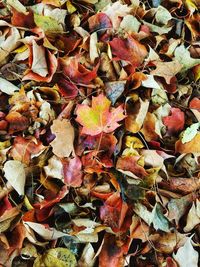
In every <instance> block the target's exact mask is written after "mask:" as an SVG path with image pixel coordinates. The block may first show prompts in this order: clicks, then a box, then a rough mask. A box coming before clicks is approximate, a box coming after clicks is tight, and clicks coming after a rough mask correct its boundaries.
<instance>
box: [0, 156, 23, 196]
mask: <svg viewBox="0 0 200 267" xmlns="http://www.w3.org/2000/svg"><path fill="white" fill-rule="evenodd" d="M3 171H4V173H5V174H4V175H5V177H6V179H7V180H8V182H9V183H10V184H11V185H12V187H13V188H14V189H15V190H16V191H17V193H18V194H19V195H24V186H25V181H26V175H25V169H24V164H23V163H21V162H20V161H17V160H9V161H6V163H5V164H4V167H3Z"/></svg>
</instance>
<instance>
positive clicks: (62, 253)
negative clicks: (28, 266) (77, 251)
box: [33, 248, 77, 267]
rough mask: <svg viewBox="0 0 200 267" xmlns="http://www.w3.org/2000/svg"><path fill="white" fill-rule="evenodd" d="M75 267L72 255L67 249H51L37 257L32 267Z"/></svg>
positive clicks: (74, 259) (75, 263)
mask: <svg viewBox="0 0 200 267" xmlns="http://www.w3.org/2000/svg"><path fill="white" fill-rule="evenodd" d="M41 266H44V267H75V266H77V262H76V258H75V256H74V254H73V253H72V252H71V251H70V250H69V249H67V248H53V249H49V250H47V251H46V252H45V253H44V254H43V255H40V256H38V257H37V258H36V259H35V261H34V264H33V267H41Z"/></svg>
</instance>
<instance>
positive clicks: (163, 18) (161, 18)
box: [155, 5, 172, 25]
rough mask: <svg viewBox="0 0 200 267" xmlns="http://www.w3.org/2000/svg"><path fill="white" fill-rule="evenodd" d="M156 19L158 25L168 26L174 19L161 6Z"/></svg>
mask: <svg viewBox="0 0 200 267" xmlns="http://www.w3.org/2000/svg"><path fill="white" fill-rule="evenodd" d="M155 19H156V21H157V22H158V23H160V24H163V25H166V24H167V23H168V22H169V20H170V19H172V16H171V14H170V12H169V11H168V10H167V9H166V8H164V7H163V6H162V5H160V6H159V7H158V8H157V10H156V15H155Z"/></svg>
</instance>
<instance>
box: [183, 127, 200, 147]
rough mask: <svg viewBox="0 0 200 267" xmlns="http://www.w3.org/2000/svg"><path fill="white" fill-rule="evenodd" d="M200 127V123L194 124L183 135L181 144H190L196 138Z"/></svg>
mask: <svg viewBox="0 0 200 267" xmlns="http://www.w3.org/2000/svg"><path fill="white" fill-rule="evenodd" d="M199 127H200V123H199V122H197V123H194V124H192V125H191V126H190V127H188V128H187V129H186V130H185V131H184V132H183V135H182V139H181V142H182V143H183V144H185V143H187V142H190V141H191V140H192V139H193V138H194V137H195V136H196V134H197V133H198V129H199Z"/></svg>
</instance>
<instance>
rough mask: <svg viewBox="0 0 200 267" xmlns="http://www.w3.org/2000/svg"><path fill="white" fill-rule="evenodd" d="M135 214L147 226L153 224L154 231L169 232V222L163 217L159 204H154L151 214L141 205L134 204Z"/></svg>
mask: <svg viewBox="0 0 200 267" xmlns="http://www.w3.org/2000/svg"><path fill="white" fill-rule="evenodd" d="M134 211H135V213H136V214H137V215H138V216H140V217H141V218H142V219H143V220H144V221H145V222H146V223H147V224H148V225H150V224H151V223H153V226H154V228H155V229H156V230H158V229H160V230H162V231H163V232H169V231H170V227H169V221H168V219H167V218H166V217H165V216H164V215H163V213H162V208H161V205H160V204H158V203H157V204H156V205H155V206H154V208H153V210H152V212H150V211H148V210H147V208H146V207H145V206H143V205H142V204H139V203H138V204H136V205H135V207H134Z"/></svg>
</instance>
